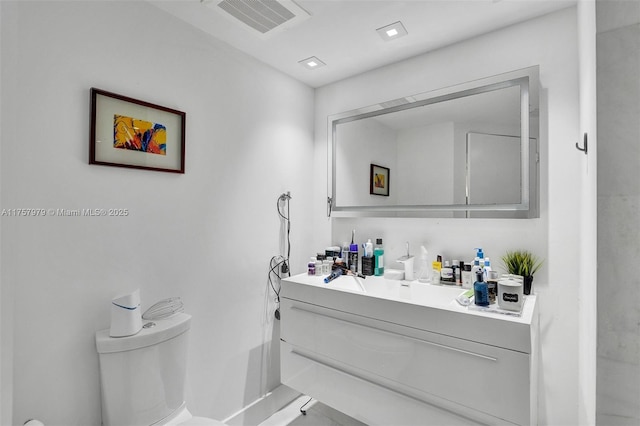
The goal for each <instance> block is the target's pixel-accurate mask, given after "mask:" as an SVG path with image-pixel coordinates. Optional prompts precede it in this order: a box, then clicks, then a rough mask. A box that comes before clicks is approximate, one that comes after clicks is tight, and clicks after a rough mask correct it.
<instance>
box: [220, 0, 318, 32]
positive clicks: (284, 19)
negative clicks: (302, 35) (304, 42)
mask: <svg viewBox="0 0 640 426" xmlns="http://www.w3.org/2000/svg"><path fill="white" fill-rule="evenodd" d="M218 7H220V8H221V9H222V10H224V11H225V12H226V13H228V14H229V15H231V16H233V17H234V18H236V19H238V20H239V21H241V22H243V23H244V24H246V25H248V26H249V27H251V28H253V29H254V30H256V31H258V32H260V33H261V34H267V33H270V32H272V31H275V30H277V29H284V28H289V27H291V26H292V25H294V24H296V23H298V22H300V21H302V20H305V19H307V18H308V17H309V14H308V13H307V12H306V11H305V10H303V9H302V8H301V7H300V6H298V5H297V4H295V3H294V2H293V1H291V0H223V1H221V2H219V3H218Z"/></svg>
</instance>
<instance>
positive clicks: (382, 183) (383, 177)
mask: <svg viewBox="0 0 640 426" xmlns="http://www.w3.org/2000/svg"><path fill="white" fill-rule="evenodd" d="M369 194H373V195H384V196H387V197H388V196H389V169H388V168H387V167H382V166H378V165H376V164H372V165H371V173H370V178H369Z"/></svg>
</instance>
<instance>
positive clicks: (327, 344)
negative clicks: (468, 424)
mask: <svg viewBox="0 0 640 426" xmlns="http://www.w3.org/2000/svg"><path fill="white" fill-rule="evenodd" d="M281 309H282V319H283V321H282V340H284V341H285V342H287V344H289V345H291V347H293V348H294V349H295V348H301V349H303V350H304V351H307V352H308V353H310V354H313V356H314V357H316V359H318V360H325V361H326V362H327V363H328V364H329V365H333V366H334V368H340V369H342V370H343V371H346V372H348V373H350V374H355V375H358V374H360V375H362V374H365V375H367V376H368V377H379V378H380V380H381V381H384V383H385V386H386V387H388V388H391V389H393V390H396V391H398V392H400V393H404V394H409V395H413V396H414V397H417V398H419V399H422V400H424V401H425V402H429V403H433V401H434V400H446V401H451V402H453V403H456V404H459V405H461V406H463V407H468V408H470V409H473V410H476V411H478V412H480V413H484V414H488V415H490V416H494V417H496V418H499V419H503V420H506V421H508V422H512V423H515V424H529V422H530V414H529V413H530V393H529V392H530V390H529V389H530V386H529V384H530V381H529V367H530V366H529V363H530V355H529V354H526V353H522V352H517V351H513V350H508V349H504V348H499V347H495V346H490V345H485V344H481V343H477V342H471V341H468V340H464V339H459V338H456V337H452V336H445V335H441V334H437V333H432V332H427V331H424V330H420V329H416V328H413V327H406V326H403V325H401V324H394V323H390V322H386V321H380V320H376V319H373V318H368V317H363V316H358V315H353V314H349V313H346V312H341V311H337V310H334V309H329V308H324V307H320V306H316V305H312V304H308V303H304V302H299V301H292V300H288V299H283V300H282V303H281ZM336 366H339V367H336ZM369 380H370V379H369Z"/></svg>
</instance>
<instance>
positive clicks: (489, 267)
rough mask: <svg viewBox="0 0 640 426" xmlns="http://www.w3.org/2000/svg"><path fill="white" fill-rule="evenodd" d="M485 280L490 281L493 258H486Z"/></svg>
mask: <svg viewBox="0 0 640 426" xmlns="http://www.w3.org/2000/svg"><path fill="white" fill-rule="evenodd" d="M482 269H484V280H485V282H487V281H489V273H490V272H491V260H489V258H488V257H485V258H484V268H482Z"/></svg>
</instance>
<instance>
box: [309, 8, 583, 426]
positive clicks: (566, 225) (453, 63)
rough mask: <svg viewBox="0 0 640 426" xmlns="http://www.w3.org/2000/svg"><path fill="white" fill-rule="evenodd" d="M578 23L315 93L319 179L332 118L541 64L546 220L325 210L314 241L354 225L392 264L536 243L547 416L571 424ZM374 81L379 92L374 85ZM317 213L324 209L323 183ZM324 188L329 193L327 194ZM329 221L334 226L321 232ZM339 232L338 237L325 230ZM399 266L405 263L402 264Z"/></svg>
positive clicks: (489, 39) (521, 28)
mask: <svg viewBox="0 0 640 426" xmlns="http://www.w3.org/2000/svg"><path fill="white" fill-rule="evenodd" d="M576 34H577V28H576V11H575V8H570V9H565V10H563V11H560V12H558V13H554V14H551V15H547V16H545V17H541V18H538V19H536V20H533V21H529V22H527V23H524V24H520V25H516V26H512V27H509V28H506V29H504V30H501V31H497V32H494V33H491V34H488V35H486V36H483V37H477V38H474V39H472V40H469V41H466V42H462V43H459V44H456V45H452V46H449V47H446V48H443V49H440V50H438V51H435V52H432V53H429V54H425V55H422V56H418V57H415V58H412V59H410V60H407V61H403V62H401V63H398V64H393V65H390V66H387V67H383V68H380V69H377V70H374V71H371V72H369V73H365V74H362V75H359V76H356V77H353V78H350V79H346V80H344V81H341V82H338V83H335V84H331V85H328V86H325V87H323V88H320V89H318V90H317V93H316V165H317V167H318V174H317V179H318V180H321V178H322V177H323V176H324V174H323V172H322V168H323V167H324V165H325V158H326V136H327V135H326V117H327V116H328V115H331V114H336V113H339V112H342V111H347V110H350V109H355V108H357V107H360V106H362V105H371V104H375V103H379V102H383V101H386V100H389V99H397V98H399V97H402V96H408V95H411V94H414V93H421V92H425V91H429V90H433V89H437V88H441V87H446V86H449V85H454V84H458V83H462V82H466V81H470V80H473V79H477V78H482V77H488V76H491V75H494V74H499V73H503V72H508V71H512V70H515V69H520V68H525V67H528V66H533V65H539V66H540V82H541V93H540V104H541V107H540V109H541V119H540V142H541V179H540V181H541V200H540V202H541V213H540V218H539V219H532V220H505V219H473V220H459V219H391V218H390V219H375V218H364V219H353V218H339V219H338V218H334V219H332V220H330V221H329V220H327V219H326V217H322V216H320V215H318V214H317V215H316V229H317V230H318V232H317V233H316V234H315V235H317V237H316V238H315V244H316V245H317V246H318V247H324V246H325V245H328V244H330V243H332V242H338V241H342V240H344V239H345V238H346V237H347V236H348V234H349V232H350V230H351V229H354V228H355V229H356V235H359V236H360V238H362V239H366V238H369V237H371V238H376V237H382V238H384V241H385V251H386V252H385V259H386V266H387V267H389V266H394V265H393V264H392V259H394V258H397V257H399V256H401V255H402V254H403V250H404V242H405V241H409V242H410V243H411V247H413V249H412V251H413V253H418V247H419V245H420V244H425V245H426V247H427V249H428V250H429V252H430V253H431V254H432V255H433V256H435V255H436V254H442V255H444V256H445V258H447V259H451V258H456V259H470V258H471V257H472V256H473V254H474V251H473V248H474V247H478V246H482V247H484V249H485V253H486V254H487V256H489V257H490V258H491V257H492V258H493V259H494V263H493V265H494V267H495V266H497V265H498V262H496V261H497V260H498V258H499V257H500V256H501V255H502V254H503V253H504V252H505V250H507V249H514V248H524V249H530V250H532V251H533V252H534V253H536V254H537V255H539V256H540V257H542V258H544V259H545V263H544V266H543V268H542V270H541V271H540V272H538V273H537V274H536V277H535V280H534V291H535V292H537V293H538V295H539V299H538V300H539V302H540V318H541V324H540V329H541V342H542V350H541V358H540V362H541V368H542V370H541V374H540V394H539V420H540V424H554V425H560V424H563V425H570V424H577V420H578V393H579V392H578V367H577V362H576V360H577V359H578V338H577V332H578V324H577V321H578V302H577V297H576V296H577V293H578V289H579V286H578V282H577V280H576V270H577V267H578V264H579V262H578V260H579V259H578V252H579V242H580V241H579V237H578V232H579V221H577V220H576V218H577V217H578V214H579V212H578V211H577V210H576V206H577V205H579V190H578V188H577V187H576V182H574V180H573V179H572V176H576V175H578V172H579V165H580V164H579V161H580V157H579V156H578V155H576V152H577V151H576V150H575V148H574V144H575V142H576V141H578V140H579V136H578V135H579V108H578V100H579V99H578V72H577V37H576ZM371 87H376V88H377V90H375V91H372V90H371ZM316 188H317V190H318V192H320V194H319V195H318V197H317V198H316V199H315V200H316V201H315V203H316V206H318V207H317V208H316V209H315V210H314V211H319V212H323V211H324V210H323V207H324V202H325V201H326V197H325V196H324V194H323V192H324V186H323V185H321V184H317V185H316ZM320 195H322V196H320ZM321 229H324V230H326V233H323V232H320V230H321ZM329 234H330V235H331V237H330V238H331V239H328V238H327V237H324V235H329ZM396 267H399V265H397V266H396Z"/></svg>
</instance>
